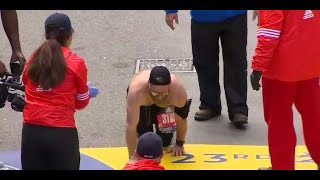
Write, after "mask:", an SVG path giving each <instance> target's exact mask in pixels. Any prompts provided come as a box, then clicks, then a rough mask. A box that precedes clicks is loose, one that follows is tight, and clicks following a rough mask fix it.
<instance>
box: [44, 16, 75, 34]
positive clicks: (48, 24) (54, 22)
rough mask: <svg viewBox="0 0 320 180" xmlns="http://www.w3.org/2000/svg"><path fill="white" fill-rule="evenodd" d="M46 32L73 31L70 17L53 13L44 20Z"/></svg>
mask: <svg viewBox="0 0 320 180" xmlns="http://www.w3.org/2000/svg"><path fill="white" fill-rule="evenodd" d="M45 30H46V33H49V32H53V31H54V32H69V31H73V28H72V26H71V21H70V18H69V17H68V16H67V15H65V14H63V13H54V14H52V15H50V16H49V17H48V18H47V19H46V21H45Z"/></svg>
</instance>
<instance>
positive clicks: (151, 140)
mask: <svg viewBox="0 0 320 180" xmlns="http://www.w3.org/2000/svg"><path fill="white" fill-rule="evenodd" d="M136 152H137V154H138V155H139V156H140V157H143V158H145V159H154V158H158V157H160V156H161V154H162V153H163V151H162V139H161V137H160V136H159V135H158V134H156V133H154V132H147V133H144V134H143V135H141V136H140V137H139V139H138V143H137V150H136Z"/></svg>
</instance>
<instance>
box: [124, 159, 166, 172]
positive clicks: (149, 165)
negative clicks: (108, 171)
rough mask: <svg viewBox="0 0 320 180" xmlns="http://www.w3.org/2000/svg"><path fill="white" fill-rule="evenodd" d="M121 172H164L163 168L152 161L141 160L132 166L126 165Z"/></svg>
mask: <svg viewBox="0 0 320 180" xmlns="http://www.w3.org/2000/svg"><path fill="white" fill-rule="evenodd" d="M122 170H165V169H164V167H163V166H161V165H160V164H159V163H157V162H155V161H154V160H152V159H142V160H138V161H136V162H135V163H134V164H126V165H125V167H124V168H123V169H122Z"/></svg>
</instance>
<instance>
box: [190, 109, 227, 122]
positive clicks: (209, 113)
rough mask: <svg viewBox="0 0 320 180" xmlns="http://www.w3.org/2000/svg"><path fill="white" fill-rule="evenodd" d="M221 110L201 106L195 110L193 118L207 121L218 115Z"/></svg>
mask: <svg viewBox="0 0 320 180" xmlns="http://www.w3.org/2000/svg"><path fill="white" fill-rule="evenodd" d="M220 115H221V112H216V111H214V110H212V109H210V108H202V109H200V110H199V111H198V112H196V114H195V116H194V119H195V120H196V121H207V120H209V119H211V118H213V117H217V116H220Z"/></svg>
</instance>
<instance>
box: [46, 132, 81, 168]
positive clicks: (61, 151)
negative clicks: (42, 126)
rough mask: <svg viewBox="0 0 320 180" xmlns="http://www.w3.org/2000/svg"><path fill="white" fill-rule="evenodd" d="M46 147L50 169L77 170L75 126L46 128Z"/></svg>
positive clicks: (78, 165)
mask: <svg viewBox="0 0 320 180" xmlns="http://www.w3.org/2000/svg"><path fill="white" fill-rule="evenodd" d="M48 135H49V136H48V137H47V138H48V141H47V148H48V150H47V151H48V152H49V154H50V155H49V156H48V157H47V158H48V159H49V161H50V169H51V170H79V169H80V147H79V137H78V132H77V129H76V128H48Z"/></svg>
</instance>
